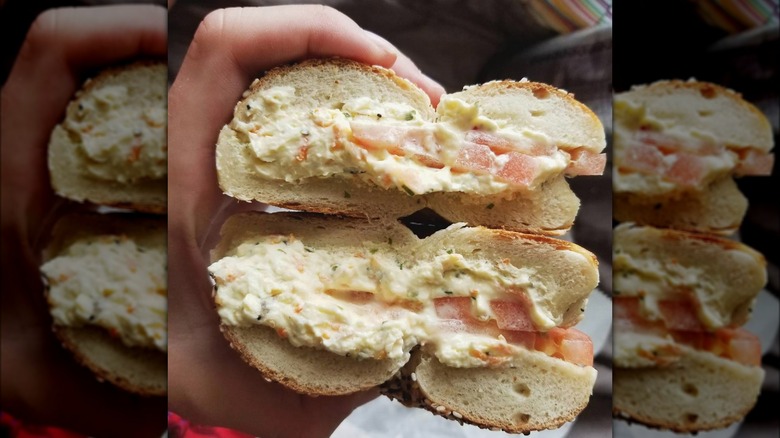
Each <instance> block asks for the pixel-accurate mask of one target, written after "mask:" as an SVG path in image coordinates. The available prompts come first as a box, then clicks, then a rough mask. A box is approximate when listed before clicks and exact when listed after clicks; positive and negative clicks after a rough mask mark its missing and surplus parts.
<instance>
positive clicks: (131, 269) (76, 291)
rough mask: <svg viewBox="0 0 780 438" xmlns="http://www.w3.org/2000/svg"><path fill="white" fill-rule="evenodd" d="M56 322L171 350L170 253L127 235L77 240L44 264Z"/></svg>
mask: <svg viewBox="0 0 780 438" xmlns="http://www.w3.org/2000/svg"><path fill="white" fill-rule="evenodd" d="M41 273H42V274H43V276H44V279H45V281H46V283H47V284H48V294H47V299H48V302H49V308H50V312H51V315H52V317H53V319H54V324H55V325H60V326H67V327H82V326H85V325H93V326H97V327H101V328H103V329H105V330H106V331H108V333H109V334H110V335H112V336H114V337H116V338H118V339H119V340H120V341H121V342H122V343H124V344H125V345H127V346H129V347H146V348H155V349H157V350H160V351H163V352H165V351H167V349H168V345H167V343H168V342H167V336H166V327H167V325H166V323H167V312H166V305H167V277H166V254H165V251H163V250H160V249H156V248H144V247H141V246H138V245H137V244H136V242H134V241H133V240H132V239H129V238H128V237H127V236H124V235H103V236H91V237H86V238H83V239H80V240H78V241H76V242H74V243H72V244H71V245H70V246H69V247H68V248H66V249H65V250H64V251H62V252H61V253H60V254H59V255H58V256H57V257H55V258H53V259H51V260H49V261H48V262H46V263H45V264H44V265H43V266H41Z"/></svg>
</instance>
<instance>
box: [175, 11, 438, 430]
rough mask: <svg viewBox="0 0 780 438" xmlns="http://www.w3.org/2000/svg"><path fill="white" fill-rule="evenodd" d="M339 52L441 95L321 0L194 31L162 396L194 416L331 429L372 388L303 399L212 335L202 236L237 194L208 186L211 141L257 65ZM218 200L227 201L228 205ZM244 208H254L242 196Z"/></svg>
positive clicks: (180, 105) (234, 424)
mask: <svg viewBox="0 0 780 438" xmlns="http://www.w3.org/2000/svg"><path fill="white" fill-rule="evenodd" d="M329 56H340V57H344V58H351V59H354V60H357V61H361V62H365V63H367V64H376V65H380V66H383V67H387V68H392V69H393V70H395V72H396V73H397V74H399V75H400V76H404V77H406V78H407V79H409V80H411V81H412V82H414V83H416V84H418V85H419V86H420V87H421V88H422V89H423V90H424V91H425V92H426V93H428V95H429V96H430V97H431V100H432V102H433V103H434V105H435V104H437V103H438V100H439V97H440V96H441V94H442V93H443V92H444V90H443V89H442V87H441V86H440V85H438V84H436V83H435V82H433V81H432V80H430V79H428V78H427V77H425V76H424V75H423V74H422V73H420V71H419V70H418V69H417V68H416V67H415V66H414V64H413V63H412V62H411V61H410V60H409V59H408V58H407V57H405V56H404V55H402V54H401V53H400V52H398V50H397V49H396V48H395V47H393V46H392V45H391V44H389V43H388V42H387V41H385V40H383V39H382V38H380V37H378V36H376V35H374V34H371V33H369V32H366V31H364V30H363V29H361V28H360V27H359V26H358V25H357V24H356V23H355V22H354V21H352V20H351V19H349V18H348V17H346V16H345V15H343V14H341V13H339V12H337V11H336V10H334V9H332V8H329V7H325V6H275V7H264V8H236V9H224V10H217V11H214V12H212V13H211V14H209V15H208V16H207V17H206V18H205V19H204V20H203V22H202V23H201V25H200V27H199V28H198V30H197V32H196V34H195V37H194V39H193V41H192V44H191V45H190V47H189V50H188V52H187V55H186V57H185V59H184V61H183V63H182V67H181V69H180V71H179V73H178V76H177V77H176V80H175V82H174V83H173V85H172V87H171V89H170V92H169V95H168V102H169V125H168V129H169V130H168V144H169V157H170V158H169V200H170V201H169V203H170V204H169V235H168V236H169V237H168V251H169V260H170V261H171V263H169V308H170V311H169V322H168V329H169V357H170V360H169V400H170V405H169V406H170V408H171V410H173V411H175V412H177V413H179V414H181V415H182V416H184V417H185V418H188V419H190V420H191V421H193V422H194V423H200V424H210V425H215V426H224V427H230V428H234V429H238V430H241V431H244V432H247V433H250V434H254V435H258V436H262V437H264V438H266V437H297V436H301V437H319V436H329V435H330V433H331V432H332V431H333V430H334V429H335V428H336V427H337V426H338V425H339V423H341V421H342V420H343V419H344V418H345V417H346V416H347V415H349V413H350V412H351V411H352V410H353V409H354V408H355V407H357V406H359V405H361V404H363V403H365V402H366V401H368V400H370V399H372V398H374V397H376V395H377V392H376V391H368V392H363V393H358V394H352V395H348V396H338V397H316V398H314V397H309V396H305V395H300V394H297V393H295V392H293V391H291V390H289V389H286V388H285V387H283V386H282V385H280V384H277V383H272V382H267V381H266V380H264V379H263V377H262V375H261V374H260V373H259V372H258V371H257V370H255V369H254V368H252V367H250V366H248V365H246V364H245V363H244V362H243V361H242V360H241V359H240V358H239V356H238V354H237V353H235V352H234V351H232V350H231V349H230V347H229V345H228V343H227V342H226V341H225V339H224V337H223V336H222V334H221V333H220V332H219V329H218V325H219V319H218V315H217V313H216V312H215V311H214V304H213V301H212V299H211V283H210V282H209V279H208V276H207V270H206V268H207V265H208V260H207V249H208V247H209V246H210V242H206V240H207V238H208V237H209V235H212V236H213V234H214V233H213V231H210V227H211V226H212V224H217V225H218V224H219V223H220V222H221V220H222V219H223V218H224V215H225V214H226V212H227V211H229V210H231V209H233V210H234V209H235V208H234V207H235V205H236V202H235V201H232V200H230V199H229V198H227V197H226V196H224V195H222V194H221V192H220V190H219V186H218V183H217V175H216V168H215V165H214V163H215V156H214V153H215V144H216V141H217V135H218V133H219V131H220V129H221V128H222V126H223V125H225V124H226V123H228V122H229V121H230V119H231V117H232V112H233V107H234V105H235V103H236V102H237V101H238V100H239V99H240V98H241V95H242V93H243V92H244V91H245V90H246V89H247V88H248V86H249V84H250V83H251V82H252V80H253V79H255V78H256V77H258V76H259V75H260V74H261V73H262V72H263V71H265V70H267V69H270V68H272V67H274V66H277V65H280V64H284V63H288V62H291V61H296V60H302V59H305V58H311V57H329ZM226 206H227V209H225V207H226ZM243 208H252V207H251V206H247V205H246V204H244V207H243Z"/></svg>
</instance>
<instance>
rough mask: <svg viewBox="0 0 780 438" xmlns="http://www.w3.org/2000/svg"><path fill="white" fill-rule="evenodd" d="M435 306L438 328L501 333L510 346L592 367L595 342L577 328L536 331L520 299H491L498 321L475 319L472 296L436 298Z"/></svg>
mask: <svg viewBox="0 0 780 438" xmlns="http://www.w3.org/2000/svg"><path fill="white" fill-rule="evenodd" d="M434 304H435V308H436V315H437V316H438V317H439V318H442V321H440V324H439V326H440V327H442V328H443V329H444V330H449V331H452V332H455V333H458V332H469V333H482V334H486V335H490V336H498V335H499V334H500V335H503V336H504V338H505V339H506V340H507V342H509V343H510V344H513V345H520V346H523V347H524V348H526V349H529V350H536V351H541V352H543V353H545V354H547V355H548V356H551V357H556V358H559V359H562V360H565V361H567V362H571V363H573V364H577V365H581V366H592V365H593V342H592V341H591V339H590V337H588V335H586V334H585V333H583V332H581V331H579V330H576V329H564V328H559V327H556V328H553V329H552V330H549V331H547V332H538V331H536V328H535V327H534V325H533V323H532V322H531V320H530V317H529V316H528V312H527V310H526V309H527V307H526V304H524V302H522V301H520V300H506V299H504V300H492V301H491V302H490V306H491V309H492V310H493V312H494V314H495V315H496V322H493V321H488V322H482V321H479V320H477V319H476V318H474V316H473V315H472V313H471V298H469V297H442V298H436V299H435V300H434ZM496 323H497V324H498V326H496ZM497 327H498V328H500V330H499V329H498V328H497Z"/></svg>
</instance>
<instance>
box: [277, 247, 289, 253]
mask: <svg viewBox="0 0 780 438" xmlns="http://www.w3.org/2000/svg"><path fill="white" fill-rule="evenodd" d="M276 250H277V251H279V252H281V253H283V254H287V252H286V251H285V250H283V249H282V248H277V249H276Z"/></svg>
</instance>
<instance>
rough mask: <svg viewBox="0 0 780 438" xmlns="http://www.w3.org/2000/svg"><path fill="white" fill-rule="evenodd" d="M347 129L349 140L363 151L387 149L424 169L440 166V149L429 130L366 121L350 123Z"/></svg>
mask: <svg viewBox="0 0 780 438" xmlns="http://www.w3.org/2000/svg"><path fill="white" fill-rule="evenodd" d="M350 127H351V129H352V138H353V140H355V143H356V144H357V145H358V146H360V147H362V148H364V149H367V150H370V151H375V150H387V151H388V152H390V153H391V154H393V155H398V156H408V157H411V158H412V159H414V160H416V161H418V162H419V163H421V164H423V165H425V166H428V167H433V168H437V169H441V168H442V167H444V163H442V161H441V159H440V158H439V150H440V149H441V146H439V144H438V143H437V142H436V138H435V137H434V135H433V132H432V131H430V130H427V129H424V128H419V127H409V126H393V125H379V124H376V123H367V122H352V123H350Z"/></svg>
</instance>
